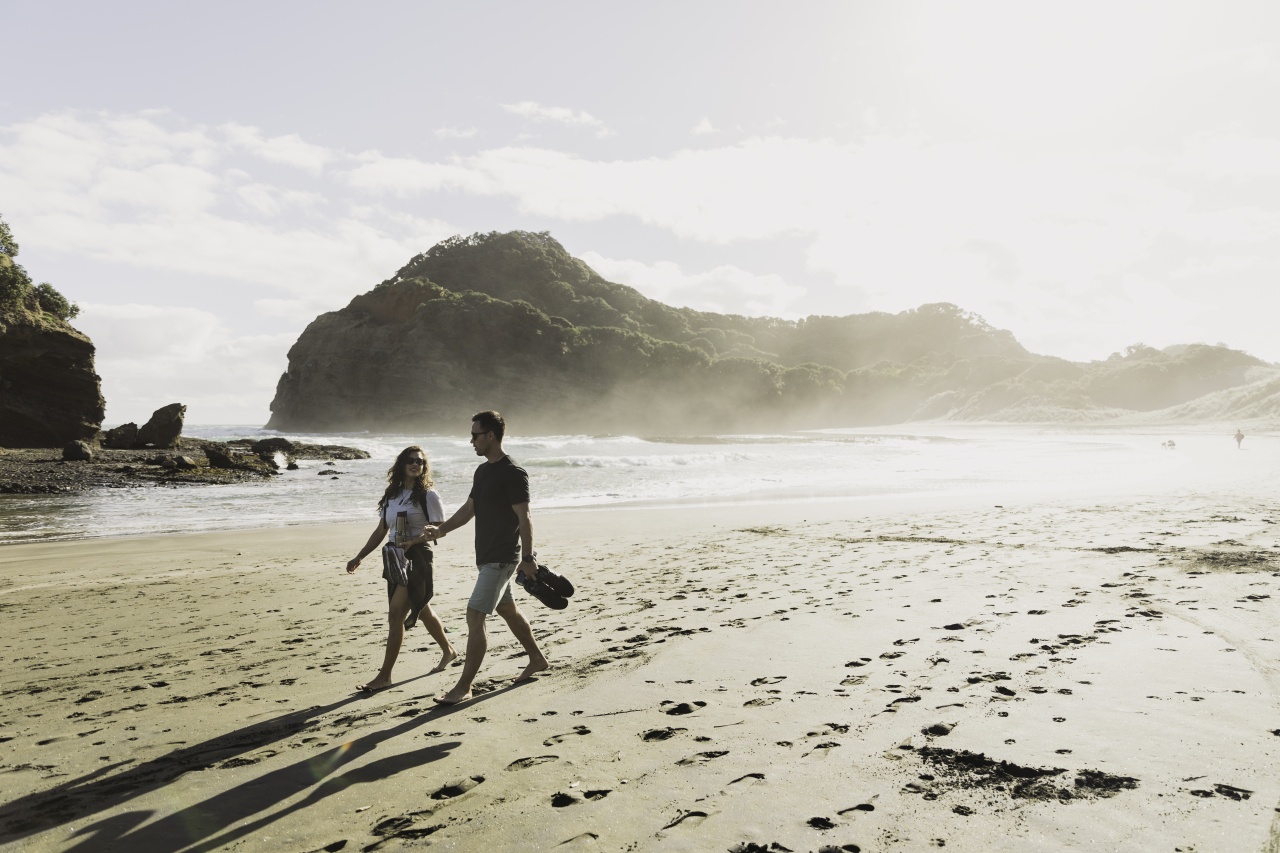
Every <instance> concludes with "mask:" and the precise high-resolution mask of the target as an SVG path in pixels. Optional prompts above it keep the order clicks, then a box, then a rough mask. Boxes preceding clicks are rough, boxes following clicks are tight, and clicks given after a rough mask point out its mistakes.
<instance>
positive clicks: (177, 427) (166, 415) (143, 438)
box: [134, 403, 187, 448]
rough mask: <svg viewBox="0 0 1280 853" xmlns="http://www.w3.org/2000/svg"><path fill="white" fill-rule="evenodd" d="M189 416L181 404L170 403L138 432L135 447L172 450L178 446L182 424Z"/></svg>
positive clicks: (160, 409)
mask: <svg viewBox="0 0 1280 853" xmlns="http://www.w3.org/2000/svg"><path fill="white" fill-rule="evenodd" d="M186 416H187V407H186V406H184V405H182V404H181V403H170V404H169V405H167V406H164V407H163V408H159V409H156V410H155V412H153V413H152V415H151V420H149V421H147V422H146V423H145V424H143V425H142V428H141V429H139V430H138V438H137V440H136V442H135V443H134V446H135V447H159V448H170V447H177V446H178V439H179V438H180V437H181V436H182V422H183V419H184V418H186Z"/></svg>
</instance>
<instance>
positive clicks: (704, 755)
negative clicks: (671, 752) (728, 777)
mask: <svg viewBox="0 0 1280 853" xmlns="http://www.w3.org/2000/svg"><path fill="white" fill-rule="evenodd" d="M728 754H729V750H727V749H718V750H712V751H711V752H699V753H698V754H697V755H691V756H689V757H688V758H682V759H680V760H679V761H677V762H676V764H679V765H682V766H688V765H690V764H706V763H707V762H708V761H711V760H713V759H716V758H721V757H723V756H726V755H728Z"/></svg>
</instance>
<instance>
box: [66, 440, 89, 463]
mask: <svg viewBox="0 0 1280 853" xmlns="http://www.w3.org/2000/svg"><path fill="white" fill-rule="evenodd" d="M62 458H63V459H65V460H67V461H68V462H92V461H93V448H92V447H90V446H89V445H88V444H86V443H84V442H83V441H73V442H71V443H69V444H68V445H67V446H66V447H64V448H62Z"/></svg>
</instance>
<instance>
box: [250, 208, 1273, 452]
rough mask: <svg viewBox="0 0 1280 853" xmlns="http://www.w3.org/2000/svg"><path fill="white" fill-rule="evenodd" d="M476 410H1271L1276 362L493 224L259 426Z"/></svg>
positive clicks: (353, 426)
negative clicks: (679, 297)
mask: <svg viewBox="0 0 1280 853" xmlns="http://www.w3.org/2000/svg"><path fill="white" fill-rule="evenodd" d="M485 408H498V409H501V410H502V411H503V412H504V414H506V415H508V416H510V417H512V418H514V419H515V420H517V421H518V422H519V423H520V424H521V428H522V429H523V430H525V431H530V432H534V431H543V432H562V431H570V432H596V433H599V432H618V431H625V432H629V433H636V432H639V433H642V434H663V433H669V434H680V433H689V432H693V431H703V430H712V431H716V432H731V431H753V430H761V429H788V428H813V427H839V426H864V425H882V424H892V423H903V422H908V421H920V420H937V419H949V420H960V421H999V422H1017V423H1027V422H1075V423H1084V422H1116V421H1124V420H1125V419H1130V420H1133V419H1137V420H1143V419H1154V420H1183V421H1185V420H1197V419H1203V418H1204V417H1206V416H1209V417H1212V418H1214V419H1218V420H1233V419H1237V418H1240V419H1245V420H1250V419H1254V420H1256V419H1260V418H1261V419H1271V420H1280V367H1277V366H1276V365H1270V364H1268V363H1266V362H1264V361H1262V360H1260V359H1257V358H1254V357H1253V356H1251V355H1248V354H1247V353H1243V352H1239V351H1237V350H1233V349H1230V348H1228V347H1226V346H1222V345H1216V346H1211V345H1205V344H1189V345H1182V346H1174V347H1168V348H1165V349H1163V350H1157V349H1155V348H1152V347H1147V346H1144V345H1142V344H1134V345H1133V346H1130V347H1128V348H1127V349H1126V350H1125V351H1124V352H1118V353H1114V354H1113V355H1112V356H1111V357H1110V358H1107V359H1105V360H1101V361H1094V362H1087V363H1079V362H1071V361H1067V360H1064V359H1061V358H1055V357H1051V356H1043V355H1037V354H1035V353H1031V352H1029V351H1027V350H1026V349H1025V348H1024V347H1023V346H1022V345H1021V344H1019V343H1018V341H1017V340H1016V339H1015V338H1014V336H1013V335H1012V334H1011V333H1010V332H1008V331H1005V330H1002V329H997V328H994V327H992V326H991V325H989V324H988V323H986V322H985V321H984V320H983V319H982V318H981V317H978V316H976V315H974V314H971V313H969V312H966V311H964V310H962V309H961V308H958V307H957V306H955V305H950V304H945V303H939V304H931V305H923V306H921V307H919V308H917V309H913V310H910V311H904V312H901V313H898V314H886V313H871V314H855V315H849V316H843V317H836V316H811V317H807V318H805V319H803V320H798V321H788V320H781V319H776V318H768V317H742V316H737V315H722V314H712V313H707V312H700V311H694V310H691V309H687V308H676V307H672V306H669V305H665V304H663V303H661V302H657V301H655V300H652V299H648V298H646V297H644V296H643V295H641V294H640V293H639V292H638V291H636V290H634V289H633V288H630V287H627V286H625V285H621V284H616V283H613V282H609V281H606V280H605V279H603V278H602V277H601V276H600V275H599V274H598V273H596V272H595V271H594V270H592V269H591V268H590V267H589V266H587V264H585V263H583V262H582V261H580V260H578V259H576V258H573V257H571V256H570V255H569V254H568V253H567V252H566V251H565V249H564V247H563V246H561V245H560V244H559V243H558V242H557V241H556V240H554V239H552V238H551V236H550V235H548V234H545V233H540V234H533V233H528V232H512V233H506V234H500V233H491V234H477V235H473V236H472V237H467V238H462V237H456V238H452V239H450V240H446V241H444V242H443V243H440V244H438V245H437V246H435V247H433V248H432V249H431V250H429V251H427V252H425V253H423V254H421V255H418V256H417V257H415V258H413V259H412V260H411V261H410V262H409V263H408V264H407V265H406V266H405V267H404V268H402V269H401V270H400V271H399V272H397V273H396V275H395V276H393V277H392V278H390V279H388V280H387V281H384V282H382V283H381V284H379V285H377V286H376V287H374V288H373V289H372V290H371V291H369V292H368V293H365V294H362V295H360V296H357V297H356V298H354V299H353V300H351V303H350V304H349V305H347V306H346V307H345V308H343V309H341V310H339V311H333V312H329V313H326V314H322V315H321V316H319V317H317V318H316V319H315V320H314V321H312V323H311V324H310V325H309V326H308V327H307V328H306V330H305V331H304V332H303V333H302V335H301V336H300V337H299V339H298V341H297V343H295V344H294V346H293V348H292V349H290V351H289V366H288V370H287V371H286V372H285V374H284V375H283V376H281V377H280V381H279V383H278V385H277V389H276V396H275V399H274V400H273V401H272V404H271V410H272V415H271V419H270V421H269V423H268V426H269V427H272V428H275V429H280V430H320V431H339V430H372V431H389V430H414V429H424V428H425V429H446V428H452V427H453V426H455V425H456V423H457V421H458V419H459V418H460V417H462V418H465V417H466V416H468V415H470V414H471V413H472V412H474V411H477V410H480V409H485ZM1197 413H1199V414H1197ZM1210 413H1211V414H1210Z"/></svg>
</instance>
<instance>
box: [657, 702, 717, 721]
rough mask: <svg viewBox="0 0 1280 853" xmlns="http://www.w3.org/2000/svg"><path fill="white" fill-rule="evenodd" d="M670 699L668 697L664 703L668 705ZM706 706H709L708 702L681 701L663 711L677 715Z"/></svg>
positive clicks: (690, 712)
mask: <svg viewBox="0 0 1280 853" xmlns="http://www.w3.org/2000/svg"><path fill="white" fill-rule="evenodd" d="M670 701H671V700H670V699H668V700H667V701H666V702H663V703H662V704H664V705H666V704H668V703H669V702H670ZM705 707H707V703H706V702H694V703H693V704H692V705H691V704H689V703H688V702H681V703H680V704H678V705H675V706H673V707H670V708H667V709H665V710H664V711H663V713H664V714H669V715H671V716H673V717H676V716H679V715H681V714H692V713H693V712H694V711H696V710H698V709H699V708H705Z"/></svg>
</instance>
